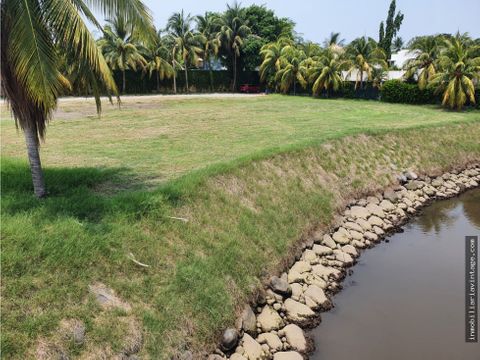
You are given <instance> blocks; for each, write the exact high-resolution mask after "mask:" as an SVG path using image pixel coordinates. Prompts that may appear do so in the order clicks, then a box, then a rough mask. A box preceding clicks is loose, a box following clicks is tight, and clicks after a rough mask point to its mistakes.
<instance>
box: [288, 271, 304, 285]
mask: <svg viewBox="0 0 480 360" xmlns="http://www.w3.org/2000/svg"><path fill="white" fill-rule="evenodd" d="M287 281H288V282H289V283H290V284H292V283H296V282H301V281H303V275H302V274H300V273H299V272H298V271H295V270H290V271H289V272H288V276H287Z"/></svg>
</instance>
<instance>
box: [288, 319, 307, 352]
mask: <svg viewBox="0 0 480 360" xmlns="http://www.w3.org/2000/svg"><path fill="white" fill-rule="evenodd" d="M282 330H283V333H284V334H285V337H286V338H287V342H288V343H289V344H290V346H291V347H292V349H294V350H297V351H300V352H306V351H307V340H306V339H305V335H304V333H303V330H302V329H301V328H300V327H299V326H297V325H295V324H290V325H287V326H285V327H284V328H283V329H282Z"/></svg>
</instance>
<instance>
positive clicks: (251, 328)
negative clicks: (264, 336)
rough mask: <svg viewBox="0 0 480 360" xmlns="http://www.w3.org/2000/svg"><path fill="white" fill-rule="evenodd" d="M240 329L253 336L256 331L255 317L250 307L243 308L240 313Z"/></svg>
mask: <svg viewBox="0 0 480 360" xmlns="http://www.w3.org/2000/svg"><path fill="white" fill-rule="evenodd" d="M241 319H242V329H243V331H245V332H247V333H249V334H255V333H256V331H257V317H256V316H255V313H254V312H253V310H252V308H251V307H250V305H247V306H245V308H244V309H243V312H242V316H241Z"/></svg>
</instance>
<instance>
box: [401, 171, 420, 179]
mask: <svg viewBox="0 0 480 360" xmlns="http://www.w3.org/2000/svg"><path fill="white" fill-rule="evenodd" d="M403 175H405V177H406V178H407V180H416V179H417V178H418V175H417V174H415V173H414V172H413V171H405V172H404V173H403Z"/></svg>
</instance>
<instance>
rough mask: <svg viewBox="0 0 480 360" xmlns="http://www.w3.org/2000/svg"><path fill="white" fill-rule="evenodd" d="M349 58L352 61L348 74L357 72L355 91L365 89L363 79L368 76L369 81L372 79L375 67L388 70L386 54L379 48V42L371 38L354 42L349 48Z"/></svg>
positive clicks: (362, 38)
mask: <svg viewBox="0 0 480 360" xmlns="http://www.w3.org/2000/svg"><path fill="white" fill-rule="evenodd" d="M347 56H348V57H349V59H350V63H351V65H350V69H349V70H348V74H349V75H350V74H351V73H352V72H354V71H355V72H356V73H357V76H356V80H355V89H357V88H358V85H359V84H360V88H361V89H363V78H364V76H363V75H364V74H366V76H367V79H368V80H371V79H372V69H373V67H375V66H378V67H381V68H384V69H385V68H387V67H388V64H387V61H386V60H385V59H386V57H385V52H384V51H383V50H382V49H381V48H380V47H378V45H377V42H376V41H375V40H373V39H372V38H370V37H368V38H367V37H360V38H357V39H355V40H353V41H352V42H351V43H350V44H349V45H348V48H347Z"/></svg>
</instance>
